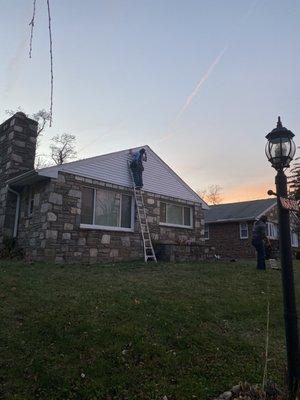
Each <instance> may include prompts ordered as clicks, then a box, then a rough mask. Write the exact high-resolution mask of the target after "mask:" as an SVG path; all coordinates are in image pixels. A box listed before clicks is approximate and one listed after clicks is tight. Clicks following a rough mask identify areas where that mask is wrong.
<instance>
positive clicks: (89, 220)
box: [81, 187, 133, 230]
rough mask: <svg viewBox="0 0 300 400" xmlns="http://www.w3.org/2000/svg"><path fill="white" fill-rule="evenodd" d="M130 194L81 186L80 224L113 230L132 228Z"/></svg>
mask: <svg viewBox="0 0 300 400" xmlns="http://www.w3.org/2000/svg"><path fill="white" fill-rule="evenodd" d="M132 219H133V202H132V196H129V195H126V194H121V193H117V192H114V191H110V190H105V189H93V188H87V187H85V188H83V190H82V209H81V225H82V226H83V227H94V228H102V229H113V230H132V228H133V220H132Z"/></svg>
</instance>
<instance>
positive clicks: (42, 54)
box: [0, 0, 300, 202]
mask: <svg viewBox="0 0 300 400" xmlns="http://www.w3.org/2000/svg"><path fill="white" fill-rule="evenodd" d="M32 3H33V1H31V0H9V1H7V0H0V5H1V14H0V21H1V24H0V35H1V41H0V59H1V63H0V101H1V103H0V104H1V109H0V117H1V120H3V119H5V117H6V116H5V110H6V109H15V108H17V107H18V106H21V107H22V108H23V109H24V111H25V112H27V113H34V112H36V111H37V110H39V109H42V108H45V109H47V108H48V107H49V93H50V86H49V69H50V66H49V37H48V22H47V13H46V2H45V1H39V0H37V13H36V25H35V31H34V38H33V53H32V59H31V60H30V59H29V57H28V51H29V34H30V29H29V22H30V20H31V16H32ZM50 4H51V13H52V23H53V27H52V29H53V52H54V109H53V111H54V115H53V118H54V121H53V126H52V128H49V129H48V130H47V131H46V133H45V135H44V137H43V139H42V142H41V146H40V149H39V153H42V154H43V153H47V152H48V151H49V138H50V137H52V136H53V135H55V134H57V133H64V132H67V133H72V134H74V135H76V136H77V138H78V150H79V152H78V153H79V157H80V158H85V157H90V156H95V155H98V154H103V153H107V152H112V151H116V150H120V149H124V148H130V147H136V146H139V145H143V144H148V145H149V146H150V147H152V149H153V150H154V151H156V152H157V153H158V155H159V156H160V157H162V158H163V159H164V160H165V161H166V162H167V163H168V164H169V165H170V166H171V167H172V168H174V170H175V171H176V172H177V173H178V174H179V175H180V176H181V177H182V178H183V179H184V180H185V181H186V182H187V183H189V184H190V185H191V187H192V188H193V189H195V190H201V189H203V188H205V187H206V186H208V185H212V184H218V185H220V186H222V187H223V197H224V201H225V202H227V201H238V200H245V199H257V198H264V197H267V196H266V191H267V189H269V188H272V187H273V181H274V170H272V168H271V166H270V164H269V163H268V162H267V160H266V157H265V154H264V146H265V135H266V134H267V133H268V132H269V131H270V130H271V129H273V128H274V127H275V125H276V120H277V116H278V115H281V117H282V122H283V125H285V126H286V127H288V128H289V129H291V130H292V131H293V132H294V133H295V135H296V138H295V141H296V144H297V142H298V139H297V137H298V134H299V135H300V111H299V110H300V90H299V88H300V73H299V71H300V40H299V38H300V24H299V20H300V2H299V1H298V0H285V1H283V0H181V1H177V0H151V1H150V0H135V1H131V0H122V1H121V0H107V1H104V0H86V1H82V0H51V3H50Z"/></svg>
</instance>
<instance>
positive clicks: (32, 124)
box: [0, 113, 38, 247]
mask: <svg viewBox="0 0 300 400" xmlns="http://www.w3.org/2000/svg"><path fill="white" fill-rule="evenodd" d="M37 125H38V124H37V122H36V121H33V120H32V119H29V118H27V117H26V115H25V114H23V113H16V114H15V115H13V116H12V117H11V118H9V119H8V120H7V121H5V122H4V123H3V124H1V125H0V148H1V150H0V247H1V244H2V241H3V237H4V236H9V237H11V236H12V235H13V226H14V215H15V205H16V195H15V194H13V193H11V192H8V190H7V186H6V185H7V184H6V181H7V180H8V179H11V178H14V177H15V176H17V175H20V174H22V173H24V172H27V171H30V170H32V169H33V168H34V159H35V150H36V137H37Z"/></svg>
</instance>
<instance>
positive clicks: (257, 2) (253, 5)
mask: <svg viewBox="0 0 300 400" xmlns="http://www.w3.org/2000/svg"><path fill="white" fill-rule="evenodd" d="M265 2H266V0H253V1H252V3H251V4H250V6H249V8H248V10H247V12H246V13H245V14H244V15H243V16H242V17H241V18H240V20H239V21H238V22H237V24H236V27H235V28H234V29H233V33H234V31H236V30H237V28H238V27H239V26H240V25H241V24H242V23H244V22H245V21H246V20H247V19H248V18H249V17H250V16H251V15H252V13H253V12H254V10H255V9H256V8H257V7H258V5H260V6H261V5H263V4H264V3H265ZM232 41H233V39H231V40H230V39H228V41H227V43H226V45H225V46H224V47H223V49H222V50H221V51H220V53H219V54H218V55H217V57H216V58H215V59H214V61H213V62H212V63H211V65H210V66H209V67H208V69H207V71H206V72H205V74H204V75H203V76H202V78H201V79H200V81H199V82H198V83H197V85H196V87H195V89H194V90H193V91H192V93H191V94H190V95H189V96H188V97H187V99H186V101H185V103H184V105H183V106H182V107H181V109H180V110H179V111H178V113H177V114H176V116H175V118H174V119H173V120H172V122H171V123H170V124H169V128H168V129H167V133H166V135H164V136H163V137H162V138H160V139H159V140H158V141H157V142H156V144H158V143H161V142H164V141H165V140H168V139H170V138H171V137H173V136H174V135H175V133H174V132H170V131H171V130H172V129H173V127H174V125H175V123H176V122H177V121H178V119H179V118H180V117H181V116H182V114H183V113H184V112H185V110H186V109H187V108H188V107H189V106H190V104H191V103H192V101H193V99H194V97H195V96H197V94H198V92H199V90H200V89H201V87H202V85H203V84H204V83H205V82H206V81H207V79H208V78H209V76H210V75H211V73H212V72H213V70H214V69H215V67H216V66H217V65H218V64H219V62H220V61H221V60H222V58H223V56H224V54H225V53H226V51H227V50H228V48H229V46H230V44H231V42H232Z"/></svg>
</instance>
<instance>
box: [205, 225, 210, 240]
mask: <svg viewBox="0 0 300 400" xmlns="http://www.w3.org/2000/svg"><path fill="white" fill-rule="evenodd" d="M204 239H205V240H209V225H207V224H205V225H204Z"/></svg>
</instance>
